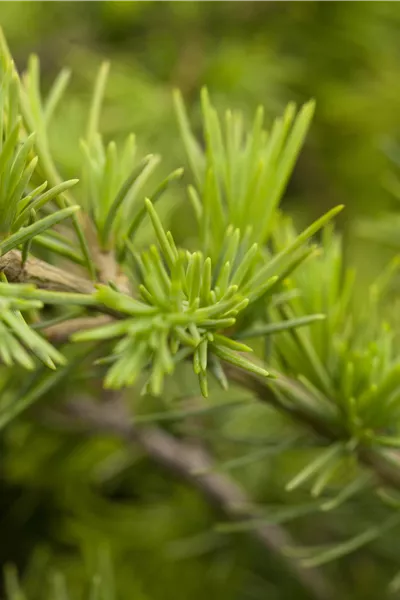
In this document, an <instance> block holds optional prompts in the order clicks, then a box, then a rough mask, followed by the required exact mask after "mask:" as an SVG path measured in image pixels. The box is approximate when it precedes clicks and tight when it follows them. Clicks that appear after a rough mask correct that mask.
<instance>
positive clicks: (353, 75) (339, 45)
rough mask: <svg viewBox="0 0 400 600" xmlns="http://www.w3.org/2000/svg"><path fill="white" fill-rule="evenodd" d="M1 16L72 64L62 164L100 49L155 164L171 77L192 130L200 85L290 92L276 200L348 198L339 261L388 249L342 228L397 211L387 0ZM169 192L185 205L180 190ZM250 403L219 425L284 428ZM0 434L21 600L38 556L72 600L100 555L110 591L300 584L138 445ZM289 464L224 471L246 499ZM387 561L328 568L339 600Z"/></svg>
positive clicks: (271, 595)
mask: <svg viewBox="0 0 400 600" xmlns="http://www.w3.org/2000/svg"><path fill="white" fill-rule="evenodd" d="M0 23H1V25H2V27H3V29H4V32H5V35H6V37H7V40H8V42H9V45H10V47H11V50H12V53H13V55H14V58H15V60H16V63H17V65H18V67H19V68H21V69H22V68H23V67H24V66H25V64H26V60H27V57H28V55H29V54H30V53H31V52H35V53H37V54H38V55H39V57H40V59H41V65H42V72H43V85H44V87H45V88H46V86H48V85H49V83H50V82H51V81H52V79H53V78H54V76H55V74H56V73H57V72H58V71H59V69H60V68H62V67H64V66H68V67H71V68H72V70H73V78H72V81H71V84H70V87H69V90H68V93H67V99H66V101H65V102H64V103H63V105H62V107H61V109H60V112H59V118H58V119H57V120H56V121H55V124H54V128H53V131H52V142H53V147H54V151H55V153H56V156H57V158H58V160H59V162H60V164H61V165H62V172H63V174H64V175H65V177H67V176H73V175H75V174H76V172H77V160H79V152H78V151H77V149H78V141H79V137H80V136H81V134H82V131H83V129H82V128H83V127H84V120H85V116H86V110H87V107H88V102H89V98H90V93H91V88H92V84H93V81H94V78H95V76H96V71H97V68H98V66H99V65H100V63H101V61H103V60H105V59H107V60H110V61H111V65H112V70H111V75H110V79H109V85H108V88H107V94H106V102H105V107H104V111H103V115H102V130H103V132H104V135H105V136H106V137H107V138H108V137H110V138H111V137H116V138H118V137H122V136H125V135H126V134H127V133H128V132H130V131H133V132H134V133H135V134H136V136H137V140H138V144H139V148H140V150H141V154H145V153H147V152H148V151H152V152H159V153H160V154H161V155H162V159H163V160H162V166H161V167H160V173H167V172H169V171H171V170H172V169H175V168H176V167H178V166H181V165H182V164H185V161H184V152H183V148H182V145H181V143H180V140H179V135H178V131H177V127H176V123H175V118H174V113H173V109H172V101H171V90H172V88H173V87H179V88H180V89H181V90H182V92H183V94H184V96H185V99H186V101H187V103H188V105H189V110H190V114H191V118H192V122H193V123H194V126H195V128H197V129H198V130H199V132H200V109H199V90H200V88H201V87H202V86H203V85H207V86H208V87H209V90H210V93H211V96H212V99H213V101H214V103H215V104H216V105H217V106H219V107H222V108H226V107H231V108H240V109H241V110H243V112H244V113H245V114H246V115H249V116H250V115H251V114H252V113H253V111H254V109H255V108H256V106H257V105H258V104H263V105H264V106H265V108H266V113H267V116H268V118H269V119H270V120H271V121H272V119H273V118H274V117H275V116H277V115H278V114H280V113H281V112H282V110H283V109H284V107H285V105H286V104H287V103H288V102H289V101H295V102H296V103H297V104H301V103H303V102H305V101H306V100H308V99H309V98H311V97H313V98H315V99H316V101H317V111H316V116H315V119H314V122H313V125H312V128H311V132H310V135H309V136H308V139H307V142H306V145H305V148H304V150H303V152H302V154H301V157H300V160H299V162H298V164H297V166H296V169H295V172H294V175H293V178H292V180H291V183H290V185H289V188H288V190H287V193H286V196H285V199H284V205H285V207H286V208H287V209H288V210H289V211H290V212H291V213H293V215H294V216H295V217H296V218H297V221H298V222H299V223H300V224H305V223H308V222H310V220H311V219H312V218H315V217H317V216H320V215H321V214H322V213H323V212H324V211H325V210H327V209H329V208H330V207H332V206H333V205H335V204H338V203H344V204H345V205H346V207H347V209H346V211H345V216H344V217H342V218H341V220H340V223H339V225H340V227H342V228H344V230H345V231H346V232H347V234H348V246H347V247H348V251H349V252H350V255H351V260H352V261H354V262H355V263H356V265H357V266H358V268H359V269H360V270H362V272H363V273H364V274H366V276H369V275H370V274H371V272H373V271H377V270H379V268H380V266H381V265H382V264H383V262H384V261H386V260H387V258H388V255H390V253H391V252H392V249H383V248H382V247H381V246H380V245H376V244H370V243H369V244H367V245H366V244H365V243H363V242H361V241H359V240H358V239H357V237H356V236H355V235H354V233H353V225H354V223H357V222H358V221H359V220H360V219H361V218H363V217H365V216H368V217H372V218H373V219H376V218H377V217H379V216H380V215H381V214H383V213H385V211H387V210H389V209H392V208H393V207H394V206H395V201H394V200H393V198H392V196H391V194H390V193H389V192H388V191H387V189H386V186H385V180H386V179H385V178H386V176H387V172H388V171H389V172H390V170H391V169H393V167H392V164H391V161H390V160H389V158H388V153H389V154H390V152H391V151H392V149H393V148H395V147H396V140H397V138H398V137H399V135H398V134H399V132H400V110H399V106H400V66H399V65H400V5H399V4H398V3H396V2H74V3H67V2H22V3H21V2H2V3H1V4H0ZM175 193H176V194H177V200H183V198H184V194H183V192H179V191H178V192H175ZM179 194H181V196H180V195H179ZM180 206H181V205H180ZM184 206H186V205H184ZM185 215H186V216H185V219H186V220H184V221H182V220H181V218H182V217H181V216H180V220H179V227H178V226H177V225H176V220H175V221H174V218H173V216H174V214H173V213H172V225H173V226H174V224H175V229H179V230H180V232H178V233H180V235H181V236H182V235H183V234H182V229H181V226H182V223H186V224H187V226H188V227H189V225H190V223H191V221H190V218H191V217H190V211H189V209H188V210H187V212H186V213H185ZM261 412H262V414H259V413H258V412H257V410H253V409H251V410H249V411H248V414H247V413H246V414H243V413H241V414H240V418H239V416H237V420H238V421H240V427H239V425H238V423H236V422H235V418H232V420H231V422H230V423H229V426H228V425H227V428H228V429H229V428H230V430H229V431H230V432H231V433H232V431H233V432H235V431H236V429H239V430H240V431H241V432H243V429H246V428H247V430H248V431H252V432H254V428H255V427H257V428H258V430H259V433H260V434H261V433H264V434H265V432H271V430H275V431H278V432H282V431H285V430H284V429H283V427H288V425H287V424H286V423H282V422H281V421H280V419H279V418H277V417H276V416H273V415H272V413H270V412H269V411H268V410H266V409H263V411H261ZM219 426H220V427H221V423H219ZM0 446H1V448H0V453H1V454H0V531H1V535H2V539H5V538H9V539H10V541H9V542H7V544H4V543H2V544H1V545H0V562H2V563H4V562H5V561H10V560H11V561H14V562H15V563H16V564H17V565H18V567H19V570H20V572H22V574H23V575H24V577H25V581H26V585H27V587H28V589H29V590H30V592H31V594H32V598H35V599H37V600H40V598H41V597H42V596H41V593H42V586H43V580H42V575H41V573H44V572H45V569H46V568H47V566H48V565H49V566H57V567H58V568H61V569H62V570H64V571H65V572H66V573H67V575H68V579H69V582H70V585H71V586H72V590H74V591H75V593H76V596H73V597H74V598H75V597H76V598H81V595H80V594H81V592H82V586H84V583H83V582H84V581H85V577H87V576H88V574H89V573H90V572H91V570H92V569H94V568H95V565H96V564H98V563H97V561H98V560H100V561H106V562H108V560H107V554H111V557H112V562H113V564H114V567H115V579H116V586H117V588H118V591H119V593H120V597H121V598H123V599H131V598H132V599H135V600H169V599H171V600H172V599H173V600H188V599H189V598H190V599H192V600H197V599H198V600H200V599H203V598H204V597H209V598H210V599H213V598H215V599H217V598H218V600H224V599H226V600H250V599H264V598H268V599H269V600H274V599H285V600H286V599H290V598H295V597H296V598H301V597H302V596H300V595H298V594H300V592H298V588H297V587H296V586H294V587H292V582H291V581H290V578H285V580H284V581H283V579H282V573H281V570H280V569H281V567H280V566H279V565H277V564H276V561H275V559H274V558H273V557H271V556H268V555H266V554H265V553H260V551H259V549H258V548H256V547H255V546H254V545H253V543H252V542H251V540H249V539H248V538H247V537H243V538H242V537H235V536H233V537H230V536H221V535H217V534H215V533H214V532H213V524H214V523H215V521H216V520H218V518H219V516H218V515H215V513H214V512H213V511H212V510H211V509H210V508H208V507H207V506H206V505H205V504H204V502H203V501H202V500H201V499H200V498H199V497H198V495H197V494H196V493H195V492H193V491H191V490H190V489H188V488H186V487H185V486H183V485H181V484H179V482H176V481H174V480H173V479H169V478H167V477H166V476H165V474H164V473H162V472H159V471H158V469H157V468H156V467H154V465H152V463H150V462H149V461H147V460H146V459H144V458H143V456H141V454H140V453H139V452H138V451H137V452H136V451H134V452H129V453H127V452H126V451H125V450H124V449H122V448H120V447H119V446H118V445H117V444H116V443H115V442H112V441H109V440H104V439H103V438H102V439H96V438H82V436H80V435H76V436H74V435H65V436H63V435H61V434H60V433H54V432H53V431H51V430H48V429H46V427H44V426H43V428H42V429H40V428H38V426H35V427H31V425H30V424H29V423H28V422H26V423H25V422H23V421H22V422H19V423H18V424H16V425H15V426H13V427H12V428H9V429H8V430H7V435H6V436H5V437H4V439H2V440H1V442H0ZM285 460H289V461H291V462H292V463H293V462H295V461H296V457H295V456H289V457H286V458H285V459H281V460H279V457H278V458H276V459H273V460H271V459H269V460H268V461H266V462H260V463H257V464H256V465H255V466H252V468H250V469H245V470H244V471H243V472H238V473H237V476H238V478H239V479H241V480H242V481H243V482H244V483H245V484H246V486H247V488H248V489H249V490H250V491H251V492H252V493H253V496H254V497H255V498H256V499H257V500H258V501H260V502H261V501H266V500H268V501H269V502H278V501H279V500H281V498H282V495H283V494H284V492H282V481H283V480H284V478H283V475H282V469H283V470H284V468H285ZM110 473H111V475H110ZM351 510H352V507H351V506H350V507H346V509H343V514H339V515H338V516H336V517H335V520H334V521H333V520H332V517H330V518H329V519H327V518H322V517H318V519H319V520H320V521H321V522H319V521H318V519H316V518H315V517H313V518H312V520H310V519H309V520H307V519H304V520H302V521H301V523H300V524H298V525H296V527H295V528H294V531H295V533H296V534H299V536H300V538H301V539H303V540H309V541H310V540H311V541H313V542H317V541H318V540H319V534H318V531H319V528H322V530H324V531H325V532H326V531H328V532H331V533H332V532H334V533H333V534H332V535H334V536H335V535H339V536H340V535H341V534H347V533H348V530H349V519H350V521H351ZM371 510H372V508H371V507H370V506H369V504H368V498H367V499H366V500H365V506H364V507H363V511H364V512H363V513H362V514H363V515H364V516H363V517H362V518H365V519H366V520H367V521H368V514H369V511H371ZM346 511H350V514H349V512H346ZM374 518H375V519H376V514H375V515H374ZM317 521H318V522H317ZM350 529H351V527H350ZM356 530H357V529H356ZM325 537H326V536H325ZM325 537H324V535H322V540H323V539H325ZM99 549H100V552H98V550H99ZM99 554H100V557H99ZM396 556H399V553H398V547H397V546H396V544H395V542H394V541H391V542H390V543H389V542H387V543H386V544H385V545H382V546H378V547H376V548H375V549H374V553H369V552H368V551H365V552H362V553H359V554H358V555H357V556H356V557H354V558H352V559H351V560H349V561H347V562H346V563H343V564H342V563H340V564H339V565H333V566H330V567H328V568H327V572H328V573H329V574H330V576H331V577H333V578H334V581H336V582H337V586H338V589H339V590H340V592H338V597H341V598H346V597H349V598H360V599H367V600H368V599H369V598H371V600H372V599H376V598H378V597H384V596H381V592H382V589H383V586H384V585H385V584H386V583H387V581H388V579H389V578H390V576H391V575H393V571H395V570H396V565H397V568H399V564H398V560H397V559H396ZM396 561H397V562H396ZM102 568H104V569H105V568H106V567H102ZM293 585H294V584H293ZM294 590H296V591H294Z"/></svg>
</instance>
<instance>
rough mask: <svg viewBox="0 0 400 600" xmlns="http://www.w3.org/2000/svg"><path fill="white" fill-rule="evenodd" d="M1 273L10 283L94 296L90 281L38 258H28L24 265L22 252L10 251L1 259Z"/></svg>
mask: <svg viewBox="0 0 400 600" xmlns="http://www.w3.org/2000/svg"><path fill="white" fill-rule="evenodd" d="M0 273H4V274H5V275H6V277H7V279H8V281H9V282H10V283H32V284H33V285H36V286H37V287H39V288H41V289H43V290H51V291H55V292H75V293H76V292H78V293H80V294H92V293H93V292H94V291H95V288H94V285H93V283H92V282H91V281H89V280H88V279H84V278H83V277H78V276H76V275H74V274H72V273H68V272H67V271H65V270H64V269H60V268H59V267H55V266H54V265H50V264H49V263H47V262H45V261H43V260H39V259H38V258H28V260H27V261H26V262H25V264H23V263H22V257H21V252H19V251H18V250H10V252H7V254H5V255H4V256H1V257H0Z"/></svg>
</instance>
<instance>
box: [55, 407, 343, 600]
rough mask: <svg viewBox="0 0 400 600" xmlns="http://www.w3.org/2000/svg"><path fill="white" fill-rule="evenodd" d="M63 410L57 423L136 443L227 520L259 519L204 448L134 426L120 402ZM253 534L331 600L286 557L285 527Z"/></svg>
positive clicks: (320, 598)
mask: <svg viewBox="0 0 400 600" xmlns="http://www.w3.org/2000/svg"><path fill="white" fill-rule="evenodd" d="M64 408H65V413H64V417H63V418H61V420H60V419H58V420H57V422H58V423H59V424H60V423H64V425H65V418H66V422H67V423H68V424H69V425H71V423H72V424H73V425H74V426H77V425H78V426H79V427H82V426H84V428H87V429H88V430H89V432H90V433H91V434H93V433H95V434H99V433H101V434H111V435H115V436H117V437H119V438H121V439H123V440H125V442H126V443H128V444H138V445H139V446H140V447H141V448H142V449H143V450H144V451H145V452H146V454H147V456H149V457H150V458H151V459H152V460H154V462H155V463H157V464H158V465H161V466H162V467H163V468H165V469H166V470H168V472H170V473H174V474H175V475H176V476H178V477H180V478H182V479H183V480H185V481H187V482H188V483H190V484H191V485H193V486H194V487H195V488H197V489H198V490H199V491H200V492H201V493H202V494H203V495H204V497H205V498H206V499H207V500H208V501H209V502H210V503H212V504H213V505H214V506H216V507H217V508H219V509H220V510H222V511H223V512H224V514H225V515H226V516H227V517H228V518H229V519H231V520H233V521H238V520H247V519H251V518H254V517H255V516H256V515H257V511H256V508H255V507H254V506H253V505H252V503H251V501H250V499H249V498H248V496H247V495H246V493H245V492H244V490H243V489H242V488H241V487H240V485H239V484H238V483H236V482H235V481H233V480H232V479H230V478H229V477H227V476H226V475H225V474H221V473H218V472H216V471H215V470H214V463H213V461H212V459H211V457H210V456H209V455H208V454H207V453H206V452H205V451H204V449H203V448H200V447H198V446H195V445H192V444H189V443H187V442H183V441H181V440H178V439H177V438H175V437H174V436H172V435H170V434H169V433H167V432H165V431H163V430H162V429H159V428H157V427H149V426H146V427H136V426H135V425H134V423H132V420H131V418H130V416H129V414H128V413H127V410H126V408H125V405H124V403H123V402H122V400H121V399H120V398H118V399H116V400H113V401H109V402H106V403H103V404H98V403H94V402H92V401H89V400H86V399H83V400H82V399H79V401H75V402H70V403H68V404H67V405H66V407H64ZM58 416H59V417H60V415H58ZM53 423H54V420H53ZM252 534H253V535H254V537H255V538H256V539H257V540H258V541H259V543H261V544H262V546H264V547H265V548H266V549H268V551H270V552H273V553H274V555H277V556H278V557H279V558H280V560H283V561H284V562H285V564H286V566H287V567H288V568H289V570H290V571H291V573H292V574H293V575H294V576H295V577H296V579H297V580H298V581H299V582H300V583H301V585H302V586H303V587H304V588H305V589H306V590H307V591H308V593H309V594H310V597H312V598H315V599H316V600H329V599H331V598H333V593H332V590H331V589H330V587H329V585H328V583H327V581H326V580H325V578H324V577H323V576H322V574H321V572H320V571H318V570H316V569H304V568H303V567H302V566H301V564H300V563H299V562H298V561H297V560H296V559H294V558H292V557H289V556H285V554H284V551H285V548H287V547H290V546H294V545H295V542H294V540H293V539H292V538H291V536H290V535H289V534H288V533H287V532H286V531H285V530H284V529H283V528H281V527H280V526H277V525H271V524H269V525H260V524H258V525H257V527H256V528H255V529H254V530H252Z"/></svg>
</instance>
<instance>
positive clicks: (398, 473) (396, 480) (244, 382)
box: [226, 365, 400, 490]
mask: <svg viewBox="0 0 400 600" xmlns="http://www.w3.org/2000/svg"><path fill="white" fill-rule="evenodd" d="M226 372H227V375H228V378H229V380H230V381H233V382H235V383H237V384H238V385H240V386H241V387H243V388H244V389H246V390H251V391H252V392H253V393H254V394H255V396H256V397H257V398H258V399H259V400H260V401H261V402H266V403H268V404H271V405H272V406H274V407H275V408H277V409H278V410H279V411H281V412H283V413H285V414H288V415H289V416H290V417H292V418H293V419H294V420H295V421H296V422H297V423H300V424H303V425H305V426H306V427H308V428H309V429H311V430H312V431H313V432H314V434H316V435H317V436H318V437H320V438H322V439H325V440H327V441H329V442H332V441H335V440H337V439H338V437H340V432H338V431H335V430H334V429H332V428H331V427H330V426H329V425H327V424H326V423H324V422H323V421H322V419H321V420H320V419H317V418H315V417H314V416H312V415H310V413H306V412H304V411H302V410H301V408H300V407H298V406H295V405H293V406H286V405H283V404H281V403H279V402H278V401H277V399H276V397H275V396H274V394H273V392H272V391H271V387H272V385H276V383H274V384H270V383H266V382H265V381H263V380H262V379H261V378H260V377H258V376H257V375H253V374H252V373H249V372H247V371H246V372H244V371H241V370H239V369H237V368H236V367H234V366H232V365H227V366H226ZM279 378H280V379H282V380H285V381H288V382H290V380H289V379H288V378H286V377H284V376H283V375H279ZM292 384H293V382H292ZM342 437H343V438H344V436H343V433H342ZM344 439H345V438H344ZM356 452H357V456H358V459H359V461H360V463H362V464H364V465H365V466H367V467H368V468H369V469H370V470H371V471H373V472H374V473H375V475H376V477H377V478H378V480H379V481H380V482H381V483H383V484H385V485H388V486H389V487H392V488H395V489H398V490H400V459H399V454H398V452H396V451H395V450H384V449H381V450H379V449H376V448H368V447H360V448H358V449H356Z"/></svg>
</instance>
